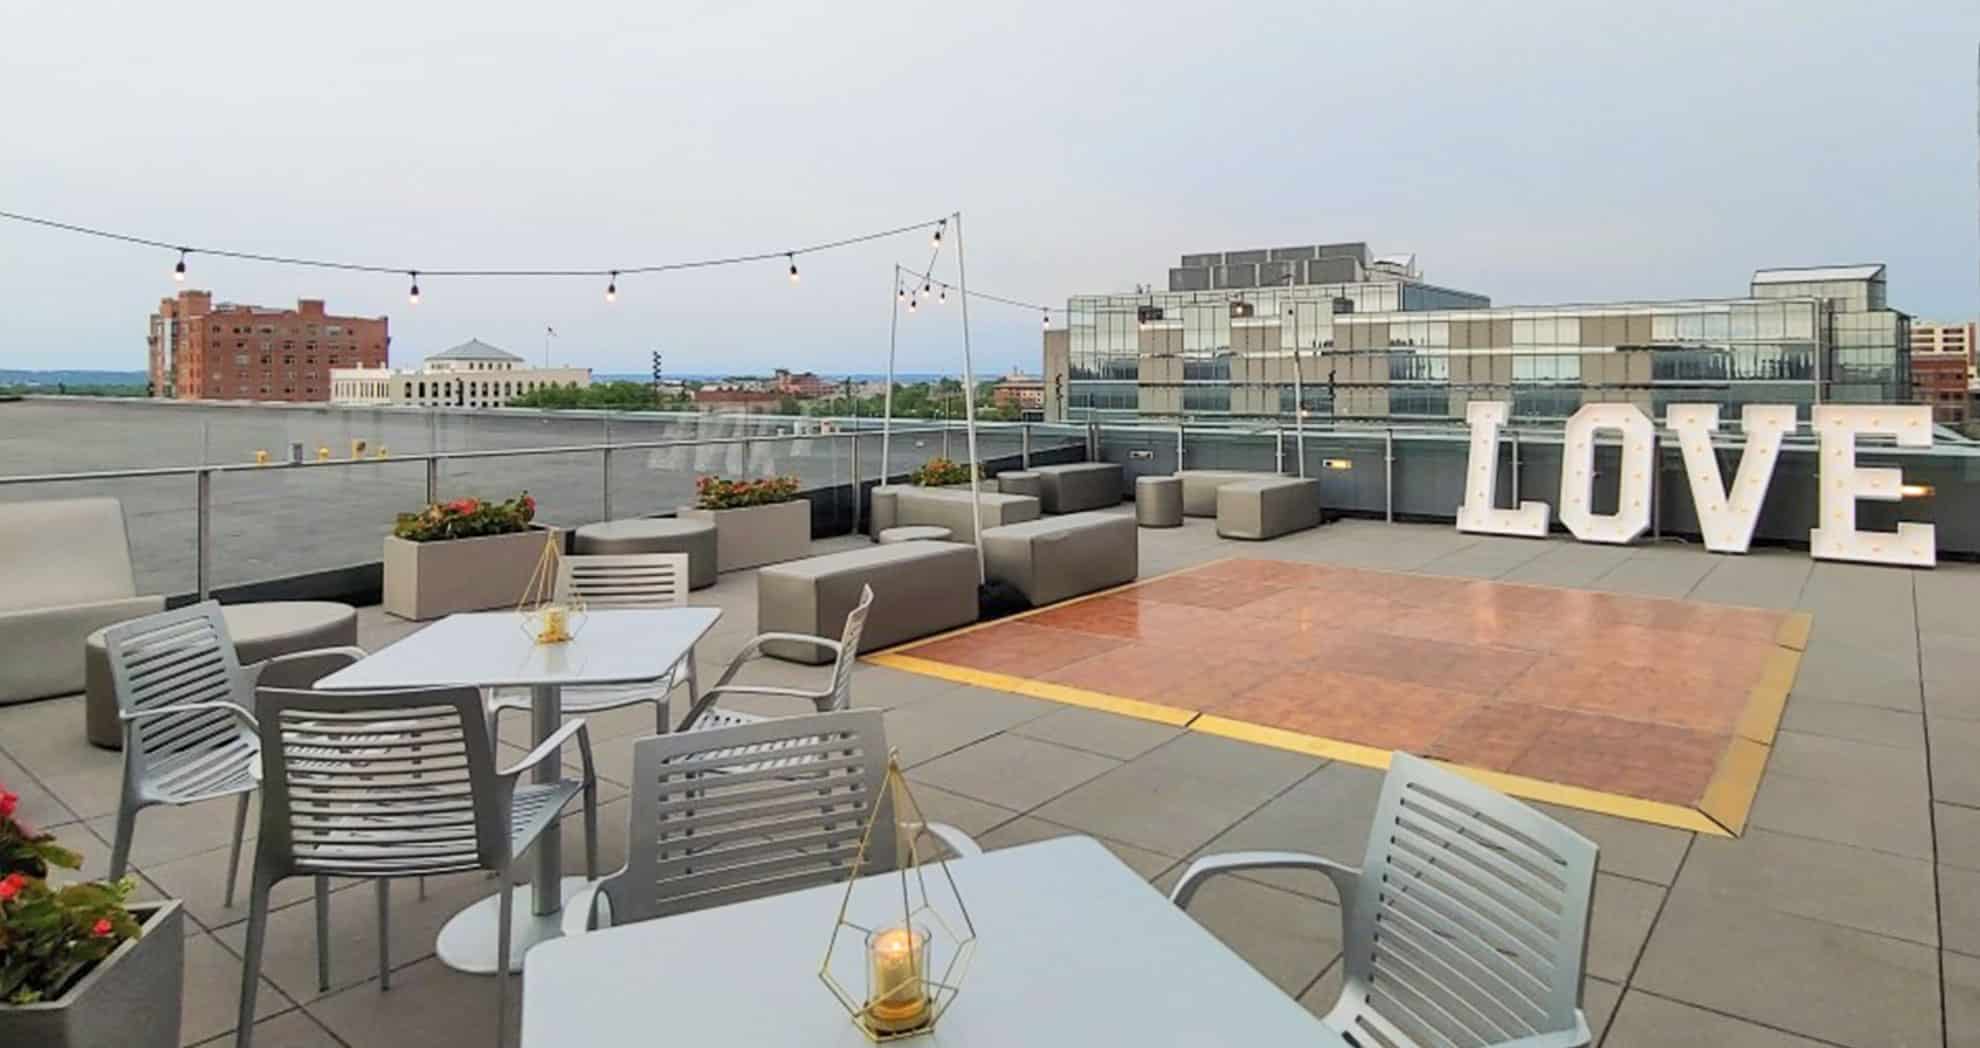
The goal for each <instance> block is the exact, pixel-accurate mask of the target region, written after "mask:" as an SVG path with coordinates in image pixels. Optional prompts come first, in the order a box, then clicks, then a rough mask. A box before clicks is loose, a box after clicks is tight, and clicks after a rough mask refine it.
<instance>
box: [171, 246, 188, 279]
mask: <svg viewBox="0 0 1980 1048" xmlns="http://www.w3.org/2000/svg"><path fill="white" fill-rule="evenodd" d="M172 279H173V280H176V281H178V282H179V283H181V284H183V283H185V282H186V249H185V248H180V249H179V264H178V265H176V266H173V267H172Z"/></svg>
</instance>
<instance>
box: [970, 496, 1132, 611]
mask: <svg viewBox="0 0 1980 1048" xmlns="http://www.w3.org/2000/svg"><path fill="white" fill-rule="evenodd" d="M1138 534H1139V533H1138V532H1137V531H1136V529H1135V524H1134V518H1133V517H1131V516H1129V515H1127V514H1125V513H1070V514H1065V515H1062V516H1057V517H1046V518H1044V519H1042V520H1034V521H1028V522H1026V523H1023V524H1007V525H1005V526H1004V527H1001V528H984V529H983V560H984V571H985V573H986V574H987V575H989V577H990V578H993V579H997V580H999V581H1002V582H1007V583H1009V584H1010V585H1012V586H1014V587H1016V588H1017V590H1018V591H1019V592H1021V593H1023V594H1024V596H1025V599H1026V600H1028V601H1030V602H1031V604H1032V606H1033V607H1039V606H1042V605H1046V604H1052V603H1056V602H1058V601H1062V600H1066V599H1067V598H1070V597H1077V596H1079V595H1081V594H1084V593H1092V592H1095V591H1096V590H1103V589H1106V588H1107V587H1109V586H1119V585H1121V584H1123V583H1128V582H1133V581H1134V578H1135V574H1136V572H1137V571H1139V569H1140V566H1141V558H1140V552H1139V549H1138V547H1137V535H1138Z"/></svg>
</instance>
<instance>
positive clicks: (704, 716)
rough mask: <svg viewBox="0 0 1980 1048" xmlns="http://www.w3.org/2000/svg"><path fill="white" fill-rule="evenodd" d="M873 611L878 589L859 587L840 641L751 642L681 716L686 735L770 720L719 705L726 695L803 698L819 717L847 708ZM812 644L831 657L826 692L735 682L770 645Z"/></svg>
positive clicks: (792, 636) (794, 636)
mask: <svg viewBox="0 0 1980 1048" xmlns="http://www.w3.org/2000/svg"><path fill="white" fill-rule="evenodd" d="M871 607H873V587H871V586H865V587H862V588H861V589H860V593H859V604H858V606H857V607H854V608H853V610H852V612H851V614H848V615H847V616H846V626H845V630H844V631H843V632H842V633H840V635H839V639H838V640H828V639H826V638H824V637H813V636H807V635H805V634H801V633H762V634H758V635H757V636H755V637H752V638H750V641H749V643H748V644H745V645H743V649H742V651H740V652H738V653H737V654H736V657H735V659H733V660H732V661H731V662H730V663H729V668H728V669H726V670H724V671H722V676H721V677H720V678H719V679H717V680H716V681H715V686H714V687H712V688H709V689H708V690H707V691H705V692H702V693H701V697H700V698H699V699H697V700H696V701H695V704H694V706H693V707H692V708H690V709H689V710H688V714H687V716H685V717H683V718H681V726H680V730H681V731H710V730H713V729H715V728H731V727H736V726H738V725H744V724H756V723H759V722H761V721H765V720H769V719H771V718H768V717H765V716H763V715H761V714H757V713H749V712H746V711H744V710H737V709H732V708H723V707H721V706H717V705H715V703H716V702H717V701H718V700H720V699H721V697H722V696H724V695H769V696H774V697H776V698H783V699H799V700H802V701H805V702H809V703H811V705H812V711H813V712H815V713H830V712H832V711H834V710H843V709H847V708H849V707H850V706H851V705H852V672H853V667H854V666H855V665H856V664H858V662H859V638H860V634H861V633H863V632H864V631H865V630H866V613H867V610H868V609H870V608H871ZM775 643H785V644H812V645H816V646H818V647H821V648H824V649H825V650H827V651H829V652H831V653H832V674H831V676H830V677H829V678H827V680H826V684H825V687H823V688H816V689H814V688H789V687H784V686H781V685H774V684H752V683H750V682H747V681H738V680H736V675H737V674H739V673H741V672H742V671H743V668H744V667H746V666H748V665H749V664H750V663H751V662H752V661H754V660H756V659H760V658H762V657H763V655H764V651H763V647H764V645H765V644H775Z"/></svg>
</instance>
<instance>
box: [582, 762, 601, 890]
mask: <svg viewBox="0 0 1980 1048" xmlns="http://www.w3.org/2000/svg"><path fill="white" fill-rule="evenodd" d="M584 879H585V880H587V881H595V880H597V879H598V780H597V779H595V778H594V779H592V780H590V781H589V782H586V783H585V784H584Z"/></svg>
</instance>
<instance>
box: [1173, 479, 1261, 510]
mask: <svg viewBox="0 0 1980 1048" xmlns="http://www.w3.org/2000/svg"><path fill="white" fill-rule="evenodd" d="M1277 476H1279V474H1277V473H1258V472H1254V471H1250V470H1241V469H1185V470H1178V471H1177V472H1176V477H1177V478H1178V479H1180V480H1181V481H1182V498H1183V516H1185V517H1214V516H1216V515H1217V489H1218V488H1221V487H1223V486H1224V485H1226V484H1230V483H1233V482H1236V481H1247V480H1269V479H1271V478H1273V477H1277Z"/></svg>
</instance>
